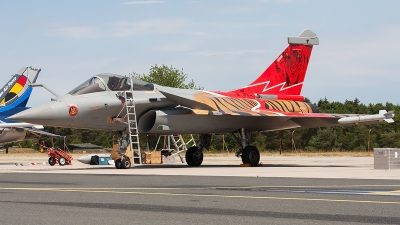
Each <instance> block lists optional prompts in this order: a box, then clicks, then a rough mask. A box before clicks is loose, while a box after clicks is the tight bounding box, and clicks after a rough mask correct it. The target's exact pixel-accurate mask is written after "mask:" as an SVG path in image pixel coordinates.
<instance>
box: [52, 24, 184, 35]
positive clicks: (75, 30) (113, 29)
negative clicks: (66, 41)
mask: <svg viewBox="0 0 400 225" xmlns="http://www.w3.org/2000/svg"><path fill="white" fill-rule="evenodd" d="M186 25H187V22H186V21H184V20H143V21H137V22H129V21H118V22H115V23H111V24H105V25H103V26H65V27H64V26H62V25H55V26H54V27H55V29H53V30H52V32H53V33H52V34H51V35H54V36H62V37H67V38H73V39H96V38H123V37H129V36H134V35H149V34H177V33H182V32H183V31H184V29H183V28H184V27H185V26H186Z"/></svg>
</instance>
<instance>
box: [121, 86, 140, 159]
mask: <svg viewBox="0 0 400 225" xmlns="http://www.w3.org/2000/svg"><path fill="white" fill-rule="evenodd" d="M131 84H132V81H131ZM124 97H125V108H126V122H127V124H128V132H129V134H128V135H129V145H130V146H131V151H132V165H135V164H139V165H141V164H142V157H141V152H140V144H139V131H138V128H137V119H136V107H135V101H134V99H133V90H132V86H131V90H129V91H124Z"/></svg>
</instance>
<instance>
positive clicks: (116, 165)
mask: <svg viewBox="0 0 400 225" xmlns="http://www.w3.org/2000/svg"><path fill="white" fill-rule="evenodd" d="M115 168H117V169H121V159H117V160H115Z"/></svg>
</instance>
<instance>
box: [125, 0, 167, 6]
mask: <svg viewBox="0 0 400 225" xmlns="http://www.w3.org/2000/svg"><path fill="white" fill-rule="evenodd" d="M160 3H164V1H132V2H124V5H145V4H160Z"/></svg>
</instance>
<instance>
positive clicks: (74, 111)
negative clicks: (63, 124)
mask: <svg viewBox="0 0 400 225" xmlns="http://www.w3.org/2000/svg"><path fill="white" fill-rule="evenodd" d="M68 113H69V115H70V116H76V115H77V114H78V107H77V106H76V105H70V106H69V108H68Z"/></svg>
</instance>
